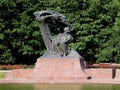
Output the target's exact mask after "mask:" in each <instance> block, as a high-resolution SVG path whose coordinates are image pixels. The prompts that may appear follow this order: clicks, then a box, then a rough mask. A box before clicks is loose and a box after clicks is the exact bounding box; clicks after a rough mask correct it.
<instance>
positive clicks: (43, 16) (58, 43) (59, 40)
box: [34, 10, 83, 58]
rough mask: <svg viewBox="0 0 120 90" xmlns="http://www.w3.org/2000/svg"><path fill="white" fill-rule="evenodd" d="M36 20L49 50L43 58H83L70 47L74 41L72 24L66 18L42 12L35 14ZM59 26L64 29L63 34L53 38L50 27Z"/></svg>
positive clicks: (53, 13)
mask: <svg viewBox="0 0 120 90" xmlns="http://www.w3.org/2000/svg"><path fill="white" fill-rule="evenodd" d="M34 15H35V17H36V20H37V21H38V22H39V27H40V30H41V35H42V38H43V41H44V44H45V46H46V48H47V50H46V52H45V53H44V54H43V56H41V57H75V58H76V57H77V58H83V57H82V56H80V55H79V54H78V53H77V52H76V51H75V50H73V49H71V48H70V47H69V45H68V43H69V41H71V40H72V39H73V37H72V36H71V35H70V32H71V24H70V23H69V22H68V21H67V20H66V19H65V16H64V15H62V14H60V13H58V12H55V11H51V10H42V11H38V12H35V13H34ZM55 25H59V26H62V28H63V29H64V32H63V33H59V34H58V35H56V37H54V38H53V36H52V35H51V32H50V31H51V30H50V26H55Z"/></svg>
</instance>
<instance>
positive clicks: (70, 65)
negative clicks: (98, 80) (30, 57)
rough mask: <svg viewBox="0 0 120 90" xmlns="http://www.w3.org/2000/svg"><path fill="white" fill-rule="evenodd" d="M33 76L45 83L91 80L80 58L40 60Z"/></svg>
mask: <svg viewBox="0 0 120 90" xmlns="http://www.w3.org/2000/svg"><path fill="white" fill-rule="evenodd" d="M32 75H33V79H37V80H40V81H41V82H43V83H46V82H47V83H60V82H62V83H66V82H67V83H69V82H79V81H80V80H87V79H89V78H90V77H89V76H88V75H87V74H86V72H85V71H84V62H83V61H82V60H80V59H79V58H39V59H38V60H37V62H36V65H35V68H34V70H33V73H32Z"/></svg>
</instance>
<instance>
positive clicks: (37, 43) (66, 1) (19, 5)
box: [0, 0, 120, 64]
mask: <svg viewBox="0 0 120 90" xmlns="http://www.w3.org/2000/svg"><path fill="white" fill-rule="evenodd" d="M40 10H54V11H57V12H59V13H62V14H63V15H65V16H66V18H67V20H68V21H70V23H71V24H72V27H73V31H72V34H73V37H74V40H73V42H72V43H71V44H70V45H71V47H72V48H74V49H76V50H77V51H78V52H79V53H80V54H81V55H82V56H83V57H84V58H85V59H86V60H87V61H88V62H89V63H100V62H115V63H120V0H0V63H1V64H8V63H9V64H19V63H23V64H33V63H35V61H36V59H37V58H38V57H39V56H40V55H42V53H43V52H44V51H45V46H44V43H43V41H42V38H41V34H40V30H39V27H38V22H37V21H36V20H35V17H34V14H33V13H34V12H35V11H40ZM52 32H55V31H52Z"/></svg>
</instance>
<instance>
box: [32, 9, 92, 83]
mask: <svg viewBox="0 0 120 90" xmlns="http://www.w3.org/2000/svg"><path fill="white" fill-rule="evenodd" d="M34 15H35V17H36V20H37V21H38V23H39V28H40V31H41V35H42V38H43V41H44V44H45V46H46V49H47V50H46V52H45V53H44V54H43V55H42V56H41V57H40V58H38V59H37V62H36V66H35V69H34V73H37V74H36V75H35V77H36V78H39V79H40V78H41V79H42V80H43V81H44V80H45V81H48V82H58V83H59V82H72V81H79V80H81V79H88V78H90V77H89V76H87V75H86V74H85V71H84V68H85V65H84V59H83V57H82V56H81V55H79V54H78V53H77V52H76V51H75V50H73V49H72V48H70V47H69V45H68V44H69V43H70V41H71V40H72V39H73V37H72V36H71V34H70V33H71V30H72V28H71V24H70V23H69V22H68V21H67V20H66V18H65V16H64V15H62V14H60V13H58V12H55V11H51V10H43V11H38V12H35V13H34ZM56 26H57V28H56V29H58V30H61V31H60V33H58V34H57V35H54V36H52V34H51V32H52V33H54V32H53V31H52V29H51V27H56Z"/></svg>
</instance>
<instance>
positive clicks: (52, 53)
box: [5, 10, 120, 83]
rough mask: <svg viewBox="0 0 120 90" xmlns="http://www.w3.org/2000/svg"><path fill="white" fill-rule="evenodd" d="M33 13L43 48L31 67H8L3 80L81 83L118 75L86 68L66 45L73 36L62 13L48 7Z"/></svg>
mask: <svg viewBox="0 0 120 90" xmlns="http://www.w3.org/2000/svg"><path fill="white" fill-rule="evenodd" d="M34 15H35V18H36V20H37V21H38V23H39V28H40V31H41V36H42V38H43V41H44V44H45V47H46V51H45V53H44V54H43V55H42V56H41V57H39V58H38V59H37V61H36V63H35V67H34V68H33V69H15V70H12V71H10V72H8V73H7V75H6V77H5V79H6V80H20V81H19V82H27V83H30V82H31V83H36V82H37V83H81V82H82V81H87V82H88V81H90V80H92V79H93V80H95V79H101V80H104V79H106V80H107V79H108V80H112V79H114V78H115V77H120V74H119V70H118V71H115V70H114V69H111V68H109V69H103V68H102V69H101V68H86V65H85V62H84V58H83V57H82V56H81V55H79V54H78V53H77V52H76V51H75V50H74V49H72V48H71V47H69V43H70V41H71V40H72V39H73V38H75V37H72V35H71V31H72V28H71V24H70V23H69V22H68V21H67V20H66V18H65V16H64V15H62V14H60V13H58V12H55V11H51V10H42V11H38V12H35V13H34ZM53 29H54V30H53ZM53 31H57V32H58V33H57V34H56V33H55V32H53ZM88 79H90V80H88ZM16 82H18V81H16Z"/></svg>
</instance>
